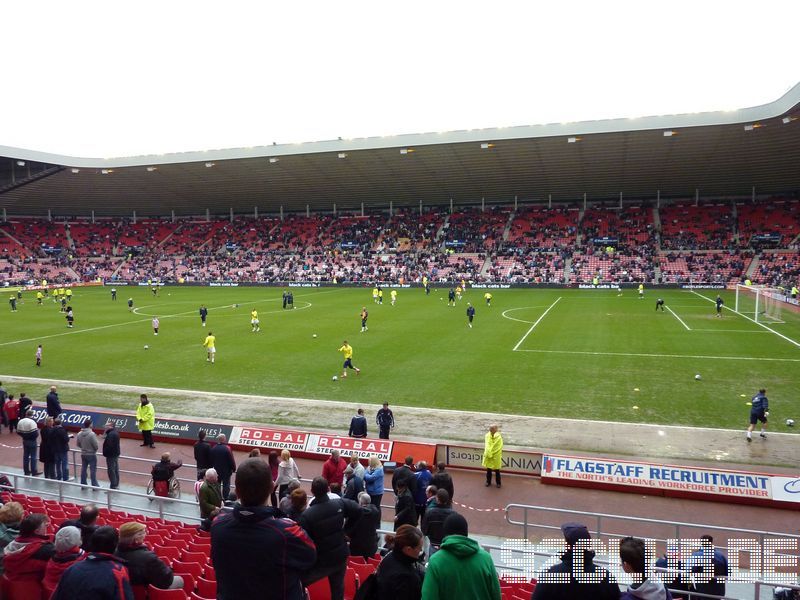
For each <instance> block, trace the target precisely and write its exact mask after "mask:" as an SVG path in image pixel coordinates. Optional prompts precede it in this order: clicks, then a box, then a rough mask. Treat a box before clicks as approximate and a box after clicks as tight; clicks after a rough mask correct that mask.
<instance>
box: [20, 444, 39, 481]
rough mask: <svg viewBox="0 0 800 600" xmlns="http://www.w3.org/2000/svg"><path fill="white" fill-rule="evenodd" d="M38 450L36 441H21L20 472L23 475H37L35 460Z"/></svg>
mask: <svg viewBox="0 0 800 600" xmlns="http://www.w3.org/2000/svg"><path fill="white" fill-rule="evenodd" d="M38 450H39V449H38V447H37V444H36V440H33V441H32V442H29V441H26V440H22V470H23V472H24V473H25V475H33V474H35V473H37V470H36V459H37V458H38Z"/></svg>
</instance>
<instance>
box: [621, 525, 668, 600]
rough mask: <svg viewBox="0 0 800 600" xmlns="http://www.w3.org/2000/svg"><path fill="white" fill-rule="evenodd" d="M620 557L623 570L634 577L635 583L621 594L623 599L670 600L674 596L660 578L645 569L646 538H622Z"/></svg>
mask: <svg viewBox="0 0 800 600" xmlns="http://www.w3.org/2000/svg"><path fill="white" fill-rule="evenodd" d="M619 558H620V561H622V570H623V571H625V572H626V573H629V574H630V575H631V576H632V577H633V583H632V584H631V585H629V586H628V589H627V590H625V593H624V594H622V596H620V598H622V600H637V599H641V598H646V599H648V600H665V599H666V600H670V598H672V596H671V595H670V593H669V591H668V590H667V589H666V588H665V587H664V584H663V583H662V582H661V580H660V579H658V578H653V579H651V578H649V577H647V575H646V570H645V545H644V540H640V539H638V538H634V537H626V538H622V540H621V541H620V543H619Z"/></svg>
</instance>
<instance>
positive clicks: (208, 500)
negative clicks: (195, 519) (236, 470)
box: [197, 469, 222, 528]
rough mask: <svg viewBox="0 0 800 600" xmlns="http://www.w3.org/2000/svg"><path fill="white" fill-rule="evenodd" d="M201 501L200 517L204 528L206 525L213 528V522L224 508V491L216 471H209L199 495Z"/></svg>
mask: <svg viewBox="0 0 800 600" xmlns="http://www.w3.org/2000/svg"><path fill="white" fill-rule="evenodd" d="M197 499H198V500H199V501H200V517H201V518H202V519H203V526H204V528H205V525H206V523H208V527H210V526H211V520H212V519H213V518H214V517H216V516H217V515H218V514H219V511H220V509H221V508H222V489H221V488H220V487H219V476H218V475H217V472H216V470H214V469H207V470H206V475H205V479H204V481H203V485H201V486H200V491H199V492H198V493H197Z"/></svg>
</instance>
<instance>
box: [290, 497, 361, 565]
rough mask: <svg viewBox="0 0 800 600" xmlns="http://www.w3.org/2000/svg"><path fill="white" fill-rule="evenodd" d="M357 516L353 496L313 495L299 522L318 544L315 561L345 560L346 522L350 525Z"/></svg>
mask: <svg viewBox="0 0 800 600" xmlns="http://www.w3.org/2000/svg"><path fill="white" fill-rule="evenodd" d="M360 516H361V508H360V507H359V506H358V504H356V503H355V502H353V501H352V500H345V499H344V498H337V499H336V500H331V499H330V498H328V496H319V497H315V498H314V501H313V503H312V504H311V506H309V507H308V508H307V509H306V510H305V511H303V514H302V515H300V525H301V526H302V528H303V529H305V530H306V531H307V532H308V535H309V537H310V538H311V539H312V540H313V541H314V544H315V545H316V546H317V563H316V564H317V565H319V566H333V565H337V564H340V563H344V562H345V561H346V560H347V555H348V554H349V550H348V548H347V542H346V541H345V539H344V530H345V526H347V527H348V528H349V527H352V526H353V525H355V520H356V519H358V518H359V517H360Z"/></svg>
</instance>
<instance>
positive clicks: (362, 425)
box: [347, 408, 367, 438]
mask: <svg viewBox="0 0 800 600" xmlns="http://www.w3.org/2000/svg"><path fill="white" fill-rule="evenodd" d="M347 435H349V436H350V437H354V438H365V437H367V417H365V416H364V409H363V408H359V409H358V411H357V413H356V416H355V417H353V418H352V419H350V431H348V432H347Z"/></svg>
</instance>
